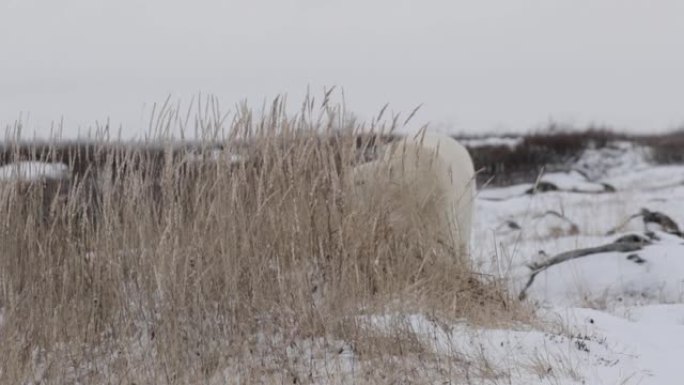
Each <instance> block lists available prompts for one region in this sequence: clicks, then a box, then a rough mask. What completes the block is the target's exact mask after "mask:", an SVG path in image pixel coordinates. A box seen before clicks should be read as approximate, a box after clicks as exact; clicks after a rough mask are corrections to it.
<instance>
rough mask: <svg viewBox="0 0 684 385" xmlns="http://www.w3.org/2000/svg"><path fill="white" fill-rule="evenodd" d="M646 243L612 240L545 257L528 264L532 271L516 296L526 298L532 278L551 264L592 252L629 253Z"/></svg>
mask: <svg viewBox="0 0 684 385" xmlns="http://www.w3.org/2000/svg"><path fill="white" fill-rule="evenodd" d="M646 244H647V242H644V241H641V242H631V241H629V242H628V241H623V242H614V243H610V244H607V245H603V246H597V247H588V248H585V249H576V250H571V251H566V252H564V253H560V254H557V255H555V256H554V257H551V258H549V259H547V260H546V261H543V262H538V263H532V264H529V265H528V267H529V268H530V269H531V270H532V272H531V274H530V278H529V280H528V281H527V284H526V285H525V287H524V288H523V289H522V291H521V292H520V295H519V296H518V298H519V299H520V300H521V301H522V300H524V299H525V298H527V290H528V289H529V288H530V286H532V283H533V282H534V279H535V278H536V277H537V274H539V273H541V272H542V271H544V270H546V269H548V268H549V267H551V266H554V265H557V264H559V263H563V262H567V261H571V260H573V259H577V258H582V257H586V256H589V255H593V254H601V253H608V252H619V253H630V252H634V251H638V250H641V249H642V248H643V247H644V245H646Z"/></svg>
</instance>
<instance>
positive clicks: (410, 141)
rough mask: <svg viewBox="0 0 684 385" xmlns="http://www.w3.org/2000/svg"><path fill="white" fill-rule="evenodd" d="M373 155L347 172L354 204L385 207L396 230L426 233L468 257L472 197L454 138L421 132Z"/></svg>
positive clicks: (467, 161) (470, 174)
mask: <svg viewBox="0 0 684 385" xmlns="http://www.w3.org/2000/svg"><path fill="white" fill-rule="evenodd" d="M378 153H379V156H378V159H377V160H374V161H371V162H368V163H364V164H361V165H359V166H357V167H355V168H354V169H353V171H352V173H351V178H352V181H351V183H352V185H353V187H354V189H355V193H356V195H355V197H354V199H356V200H357V204H361V205H363V204H366V205H375V206H376V207H377V206H378V205H385V206H386V207H387V210H388V211H390V214H389V217H390V222H391V226H392V227H393V228H394V229H395V230H396V231H414V232H419V233H417V234H410V235H409V236H414V235H415V236H420V237H424V236H425V235H426V233H429V234H430V235H431V236H435V237H437V240H438V241H439V242H442V243H444V244H448V245H451V246H452V247H453V248H454V250H455V251H457V256H460V257H467V256H468V255H469V249H470V236H471V227H472V217H473V200H474V197H475V170H474V167H473V161H472V158H471V157H470V154H469V153H468V150H466V148H465V147H464V146H463V145H461V144H460V143H459V142H457V141H456V140H454V139H453V138H451V137H449V136H446V135H442V134H438V133H430V132H423V133H420V134H418V135H416V136H415V137H414V136H411V137H406V138H403V139H401V140H399V141H396V142H393V143H389V144H386V145H383V146H382V147H380V148H379V149H378Z"/></svg>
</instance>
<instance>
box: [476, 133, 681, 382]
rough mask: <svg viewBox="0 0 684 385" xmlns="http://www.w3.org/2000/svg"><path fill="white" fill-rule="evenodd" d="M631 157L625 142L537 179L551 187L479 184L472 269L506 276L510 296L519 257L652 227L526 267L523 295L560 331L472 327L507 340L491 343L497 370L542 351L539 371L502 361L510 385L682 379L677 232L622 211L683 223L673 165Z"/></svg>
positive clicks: (523, 262)
mask: <svg viewBox="0 0 684 385" xmlns="http://www.w3.org/2000/svg"><path fill="white" fill-rule="evenodd" d="M601 151H603V153H601ZM642 155H643V153H642V152H641V150H640V149H638V148H631V147H630V146H628V145H621V146H616V147H614V148H611V149H605V150H597V151H593V150H592V151H588V152H587V154H586V156H585V157H583V158H582V159H580V161H579V162H578V163H577V168H578V169H579V170H580V171H581V172H575V171H573V172H570V173H566V174H552V175H546V176H542V177H541V178H540V180H541V181H547V182H551V183H554V184H555V185H556V186H557V187H558V188H559V190H560V191H550V192H544V193H537V194H526V192H527V191H528V190H529V189H530V188H531V187H533V186H532V185H524V186H512V187H506V188H497V189H486V190H483V191H481V192H480V194H479V197H478V200H477V203H476V206H477V210H476V224H475V226H476V229H475V241H474V246H473V254H474V255H473V258H474V259H475V261H476V265H477V266H478V268H479V269H481V270H482V272H484V273H488V274H496V275H499V276H505V277H507V278H508V279H509V281H510V287H511V289H512V290H514V292H516V293H517V292H519V291H520V290H521V289H522V288H523V286H524V285H525V283H527V281H528V279H529V276H530V273H531V270H530V268H529V267H528V264H530V263H535V262H541V261H544V260H545V259H548V258H550V257H552V256H554V255H557V254H559V253H562V252H566V251H571V250H574V249H579V248H588V247H595V246H601V245H605V244H610V243H612V242H613V241H615V240H616V239H618V238H620V237H621V236H624V235H628V234H639V235H642V236H643V235H644V234H645V232H646V231H647V230H648V231H654V233H652V234H651V238H649V243H648V244H646V245H644V247H643V249H641V250H638V251H635V252H630V253H620V252H607V253H602V254H593V255H589V256H586V257H582V258H578V259H574V260H571V261H567V262H564V263H560V264H558V265H555V266H552V267H550V268H548V269H547V270H545V271H542V272H541V273H539V275H537V276H536V279H535V280H534V282H533V283H532V285H531V286H530V288H529V290H528V291H527V301H532V302H533V303H534V304H535V305H536V306H537V308H538V309H539V312H540V317H541V319H543V320H547V321H549V322H552V323H554V322H555V323H556V324H557V325H564V327H563V329H565V332H564V333H547V334H543V333H540V332H537V331H528V332H520V331H491V330H490V331H483V332H482V334H481V335H480V338H481V339H480V341H481V343H492V342H495V341H498V340H505V341H507V342H506V343H504V344H503V345H500V346H498V347H494V348H492V349H490V353H491V357H492V358H491V359H492V360H494V361H499V362H501V363H502V365H503V366H504V367H506V366H507V365H506V360H508V359H509V358H510V357H524V356H526V357H527V359H530V356H531V357H535V356H539V355H541V356H542V357H546V358H547V361H548V365H549V372H548V373H547V374H546V375H544V374H543V373H540V374H539V377H538V378H537V379H536V380H534V379H531V378H529V377H527V375H529V372H528V373H524V371H523V372H521V371H519V365H517V364H511V365H508V366H507V367H508V369H509V370H510V371H511V372H510V373H511V381H510V383H516V384H517V383H520V384H525V383H557V384H571V383H586V384H623V383H628V384H631V383H633V384H673V385H674V384H681V383H682V381H683V380H682V375H681V374H682V369H681V362H682V357H684V239H682V238H680V237H679V236H676V235H672V234H668V233H665V232H662V231H659V230H660V229H658V228H652V227H651V225H649V227H648V228H646V226H645V225H644V223H643V220H642V218H641V217H635V218H632V219H630V217H631V216H632V215H634V214H638V213H639V211H640V210H641V208H647V209H649V210H651V211H659V212H662V213H665V214H666V215H668V216H670V217H671V218H672V219H673V220H674V221H675V222H677V223H680V224H684V166H653V165H649V164H648V163H647V162H646V161H645V160H644V158H643V157H642ZM586 170H589V171H591V172H586ZM589 178H591V180H589ZM606 185H609V186H611V187H613V188H614V189H615V191H614V192H610V191H605V186H606ZM608 234H610V235H608ZM571 330H573V331H571ZM568 336H570V337H568ZM573 336H574V337H573ZM578 336H580V337H578ZM559 338H561V339H562V341H564V342H562V343H559V342H558V341H559V340H558V339H559ZM568 338H569V340H568ZM573 339H574V342H572V341H573ZM568 341H570V342H568ZM559 369H560V370H559ZM570 369H571V370H570ZM516 372H517V373H518V374H517V375H516V374H515V373H516ZM552 374H553V375H552ZM507 383H508V382H507Z"/></svg>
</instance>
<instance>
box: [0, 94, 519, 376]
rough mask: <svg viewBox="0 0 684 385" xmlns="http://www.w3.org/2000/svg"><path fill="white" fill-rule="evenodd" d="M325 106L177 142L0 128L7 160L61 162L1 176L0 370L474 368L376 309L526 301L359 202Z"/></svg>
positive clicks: (488, 307) (464, 307) (343, 143)
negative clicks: (379, 320)
mask: <svg viewBox="0 0 684 385" xmlns="http://www.w3.org/2000/svg"><path fill="white" fill-rule="evenodd" d="M323 108H324V109H325V110H326V111H327V113H326V114H323V115H322V116H327V118H326V119H324V120H317V119H313V118H311V116H312V114H307V113H303V114H302V115H300V116H299V117H297V118H289V117H287V116H285V115H284V114H283V113H282V112H281V111H283V108H281V106H280V104H279V102H276V103H275V104H274V106H273V112H272V113H271V114H269V115H267V116H265V117H264V118H263V119H262V120H259V121H252V119H251V113H249V112H245V113H243V114H242V115H240V116H238V117H236V119H235V120H234V123H233V125H232V126H231V127H228V128H226V132H229V133H230V134H229V135H228V136H227V138H224V139H220V140H219V139H215V138H214V139H212V140H211V141H207V142H202V143H199V144H195V145H193V146H190V147H178V146H175V145H172V144H171V142H168V141H165V140H164V138H163V137H159V138H155V141H154V143H156V144H157V145H158V146H159V143H167V145H163V146H161V147H157V148H156V149H154V150H150V149H149V146H145V145H138V146H136V145H131V144H129V145H122V144H120V143H119V144H117V143H113V142H107V141H103V142H95V143H93V144H92V145H87V146H72V147H68V148H66V149H65V147H64V146H60V145H58V144H55V143H48V144H45V145H42V147H34V149H33V150H30V151H23V150H21V148H25V147H26V145H23V146H18V145H12V144H8V145H7V147H6V149H5V154H4V156H5V158H4V159H3V160H4V161H5V162H14V161H18V160H28V159H43V160H46V159H47V160H49V159H52V160H54V161H60V162H64V163H65V164H67V165H68V166H69V167H70V173H71V174H70V175H71V176H70V177H69V178H67V179H58V180H57V179H43V180H39V181H20V180H15V181H5V182H2V186H0V187H1V188H0V218H1V221H2V222H1V223H0V244H1V245H2V248H0V307H1V308H2V321H1V322H2V323H1V326H0V357H2V359H0V383H7V384H9V383H12V384H28V383H41V384H64V383H91V384H96V383H102V384H104V383H127V384H132V383H137V384H142V383H165V384H193V383H195V384H200V383H201V384H207V383H210V384H211V383H216V384H219V383H220V384H223V383H236V384H237V383H268V384H271V383H279V384H280V383H283V384H284V383H288V384H300V383H320V382H321V381H323V380H325V381H326V382H327V383H397V382H401V383H417V382H421V383H424V382H426V381H428V380H429V381H433V380H434V381H435V382H444V381H460V380H459V379H464V378H466V377H465V376H466V375H467V376H470V375H472V373H473V372H474V371H476V370H475V369H474V368H475V367H477V365H478V363H477V362H471V361H469V360H466V359H463V358H462V357H459V356H458V355H451V354H441V353H438V352H436V351H435V350H434V349H430V348H428V347H427V346H426V343H427V342H426V341H424V340H423V339H420V338H418V337H417V336H416V334H415V333H414V332H413V331H412V329H411V325H410V323H408V322H404V323H402V321H401V318H400V317H399V318H397V326H396V327H395V328H392V329H391V330H390V331H382V330H375V329H372V328H371V327H369V322H370V320H371V319H372V317H373V316H375V315H386V314H412V313H421V314H429V315H430V317H431V318H432V319H436V320H445V321H455V320H466V321H468V322H471V323H477V324H481V325H495V324H499V323H505V322H510V320H513V319H518V318H522V317H525V316H526V314H527V313H526V311H525V309H523V308H522V307H521V305H519V304H518V303H517V302H516V300H515V299H514V298H512V297H510V296H509V294H508V293H507V292H506V291H505V290H503V288H502V285H501V284H500V283H499V281H498V280H497V279H495V278H494V277H484V276H482V275H478V274H475V273H474V272H473V270H472V269H471V266H470V264H469V260H468V258H467V256H464V255H453V251H452V250H454V248H453V247H447V246H448V245H443V244H442V243H440V242H438V241H437V240H435V239H434V237H430V236H429V234H425V235H424V234H423V232H421V231H415V230H416V229H409V230H407V232H397V231H393V229H392V228H391V227H390V226H388V221H387V217H388V212H387V211H386V210H385V209H384V208H385V206H384V205H370V206H364V207H365V208H364V209H363V210H359V209H358V207H359V206H358V205H355V204H354V200H353V196H352V195H351V194H350V192H349V189H348V188H347V185H346V183H345V176H346V175H347V174H348V173H349V172H350V169H351V167H353V165H354V163H356V162H357V161H358V159H359V149H362V150H365V148H366V147H367V146H366V145H365V143H366V142H365V139H359V135H356V134H355V133H356V131H355V130H353V129H352V128H340V129H338V130H332V129H330V128H329V127H331V126H333V125H336V126H338V127H345V124H343V123H344V122H342V124H339V123H340V122H339V121H338V120H336V119H337V118H335V117H334V116H335V114H334V113H333V112H334V110H332V109H330V108H329V107H327V106H324V107H323ZM200 121H201V119H200ZM331 122H332V123H336V124H332V123H331ZM219 126H220V121H218V120H216V121H212V122H210V123H207V124H206V125H203V126H201V127H199V128H201V129H205V130H208V131H211V132H216V129H217V127H219ZM357 128H358V127H357ZM388 129H391V127H388ZM245 143H248V144H249V146H247V147H245V146H244V144H245ZM217 144H218V145H217ZM210 150H212V151H213V152H212V151H210ZM245 151H247V152H248V153H246V152H245ZM362 152H363V151H362ZM198 154H200V155H199V156H198ZM207 154H209V155H207ZM236 154H238V155H240V156H236ZM10 155H11V156H10ZM364 156H365V155H364ZM407 234H410V237H409V236H407ZM480 372H484V369H481V370H480Z"/></svg>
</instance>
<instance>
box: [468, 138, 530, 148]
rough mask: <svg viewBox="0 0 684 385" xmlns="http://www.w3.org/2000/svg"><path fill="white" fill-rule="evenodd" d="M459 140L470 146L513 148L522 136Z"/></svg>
mask: <svg viewBox="0 0 684 385" xmlns="http://www.w3.org/2000/svg"><path fill="white" fill-rule="evenodd" d="M459 142H461V143H462V144H463V145H464V146H466V147H470V148H478V147H490V146H493V147H495V146H504V147H508V148H511V149H513V148H515V147H517V146H518V145H520V143H522V142H523V138H522V137H503V136H487V137H484V138H470V139H467V138H466V139H459Z"/></svg>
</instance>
